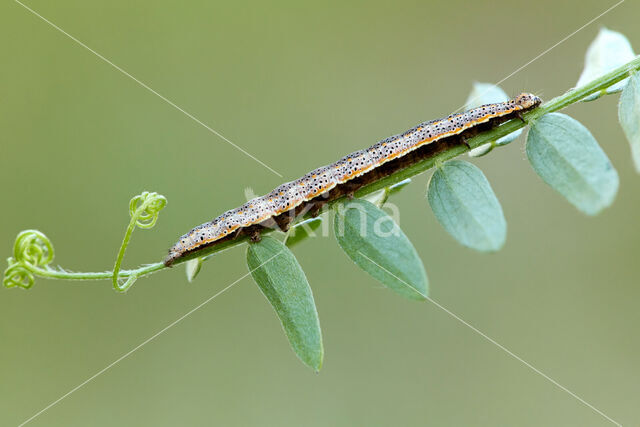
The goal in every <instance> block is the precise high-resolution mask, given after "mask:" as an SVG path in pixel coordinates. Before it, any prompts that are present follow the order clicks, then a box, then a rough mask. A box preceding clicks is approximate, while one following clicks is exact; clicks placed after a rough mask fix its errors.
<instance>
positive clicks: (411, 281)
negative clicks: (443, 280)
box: [334, 199, 428, 300]
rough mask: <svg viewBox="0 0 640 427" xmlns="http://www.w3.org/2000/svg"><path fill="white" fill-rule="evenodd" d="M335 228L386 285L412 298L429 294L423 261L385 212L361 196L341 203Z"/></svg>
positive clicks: (355, 259) (349, 252)
mask: <svg viewBox="0 0 640 427" xmlns="http://www.w3.org/2000/svg"><path fill="white" fill-rule="evenodd" d="M334 232H335V235H336V239H337V240H338V244H340V247H341V248H342V249H343V250H344V251H345V253H346V254H347V255H348V256H349V258H351V259H352V260H353V262H355V263H356V265H357V266H358V267H360V268H361V269H363V270H364V271H366V272H367V273H369V274H370V275H371V276H373V277H374V278H375V279H376V280H378V281H380V282H381V283H382V284H383V285H384V286H386V287H387V288H389V289H391V290H393V291H394V292H396V293H398V294H400V295H402V296H404V297H406V298H409V299H414V300H424V299H426V298H427V295H428V281H427V274H426V272H425V271H424V265H422V261H421V260H420V257H418V253H417V252H416V250H415V249H414V247H413V245H412V244H411V242H410V241H409V239H408V238H407V236H405V234H404V233H403V232H402V230H400V227H398V225H397V224H396V223H395V221H393V219H392V218H391V217H390V216H389V215H387V214H386V212H384V211H383V210H381V209H380V208H378V207H377V206H375V205H374V204H372V203H370V202H368V201H366V200H362V199H354V200H351V201H348V202H345V203H342V204H341V205H339V206H338V209H337V211H336V214H335V217H334Z"/></svg>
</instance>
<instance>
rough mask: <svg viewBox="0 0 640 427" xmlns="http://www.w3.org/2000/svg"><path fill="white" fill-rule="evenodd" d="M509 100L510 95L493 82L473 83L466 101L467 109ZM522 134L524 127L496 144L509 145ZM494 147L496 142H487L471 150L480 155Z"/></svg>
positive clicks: (477, 155)
mask: <svg viewBox="0 0 640 427" xmlns="http://www.w3.org/2000/svg"><path fill="white" fill-rule="evenodd" d="M508 100H509V95H507V93H506V92H505V91H504V90H502V88H500V86H496V85H494V84H491V83H479V82H475V83H474V84H473V89H472V90H471V93H470V94H469V97H468V98H467V102H466V103H465V109H467V110H470V109H472V108H476V107H479V106H481V105H483V104H493V103H496V102H504V101H508ZM520 134H522V129H518V130H517V131H515V132H511V133H510V134H509V135H505V136H503V137H502V138H500V139H498V140H497V141H495V145H498V146H500V145H507V144H508V143H510V142H511V141H513V140H514V139H516V138H517V137H519V136H520ZM493 147H494V144H491V143H487V144H484V145H481V146H480V147H477V148H475V149H473V150H471V151H469V155H470V156H471V157H480V156H484V155H485V154H487V153H488V152H489V151H491V150H492V149H493Z"/></svg>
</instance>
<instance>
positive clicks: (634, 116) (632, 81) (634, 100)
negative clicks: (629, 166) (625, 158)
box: [618, 73, 640, 173]
mask: <svg viewBox="0 0 640 427" xmlns="http://www.w3.org/2000/svg"><path fill="white" fill-rule="evenodd" d="M618 119H619V120H620V125H621V126H622V130H623V131H624V134H625V135H626V136H627V139H628V140H629V144H630V145H631V158H632V159H633V164H634V165H635V167H636V171H637V172H638V173H640V73H635V74H633V75H632V76H631V77H630V78H629V83H627V86H626V87H625V88H624V90H623V91H622V95H620V105H618Z"/></svg>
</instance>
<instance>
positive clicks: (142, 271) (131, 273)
mask: <svg viewBox="0 0 640 427" xmlns="http://www.w3.org/2000/svg"><path fill="white" fill-rule="evenodd" d="M637 70H640V57H638V58H636V59H634V60H632V61H630V62H628V63H627V64H625V65H623V66H621V67H618V68H616V69H615V70H613V71H611V72H609V73H607V74H605V75H604V76H602V77H600V78H598V79H595V80H593V81H592V82H591V83H588V84H586V85H584V86H581V87H579V88H574V89H572V90H570V91H568V92H566V93H564V94H563V95H560V96H558V97H556V98H553V99H552V100H550V101H548V102H545V103H544V104H542V105H541V106H540V107H538V108H536V109H535V110H532V111H529V112H527V113H525V114H524V115H523V118H524V120H525V122H526V123H525V122H523V121H521V120H520V119H513V120H510V121H508V122H505V123H504V124H502V125H501V126H498V127H497V128H495V129H492V130H489V131H487V132H484V133H482V134H480V135H477V136H475V137H474V138H471V139H469V140H468V141H467V142H468V143H469V146H470V147H471V149H473V148H476V147H479V146H480V145H483V144H486V143H489V142H491V141H495V140H497V139H499V138H501V137H503V136H505V135H508V134H510V133H511V132H514V131H516V130H518V129H520V128H522V127H524V126H526V125H527V124H528V123H529V122H531V121H534V120H536V119H538V118H540V117H542V116H543V115H545V114H547V113H551V112H554V111H558V110H561V109H564V108H566V107H568V106H569V105H572V104H575V103H576V102H579V101H580V100H582V99H584V98H585V97H587V96H589V95H591V94H594V93H597V92H600V91H602V90H603V89H606V88H608V87H609V86H612V85H614V84H615V83H617V82H619V81H621V80H624V79H625V78H627V77H628V76H629V75H630V74H631V73H633V72H634V71H637ZM467 151H469V148H467V147H466V146H464V145H459V146H455V147H451V148H449V149H447V150H444V151H441V152H439V153H437V154H435V155H434V156H433V157H430V158H428V159H424V160H422V161H421V162H419V163H416V164H414V165H412V166H409V167H408V168H406V169H403V170H401V171H398V172H396V173H394V174H392V175H389V176H387V177H385V178H383V179H381V180H379V181H376V182H373V183H371V184H368V185H366V186H364V187H362V188H360V189H359V190H358V191H356V193H355V196H356V197H363V196H366V195H368V194H371V193H373V192H376V191H379V190H383V189H385V188H388V187H389V186H391V185H393V184H396V183H398V182H401V181H404V180H406V179H407V178H411V177H413V176H416V175H419V174H421V173H423V172H425V171H427V170H429V169H431V168H432V167H434V166H435V165H437V164H441V163H444V162H445V161H447V160H450V159H452V158H454V157H457V156H459V155H461V154H464V153H465V152H467ZM340 201H341V199H338V200H333V201H332V202H330V203H329V204H328V205H329V208H331V207H332V206H334V205H335V204H336V203H338V202H340ZM307 218H308V216H304V217H301V218H298V219H297V220H296V223H295V224H293V225H292V227H296V226H297V225H298V224H299V223H300V222H301V221H303V220H304V219H307ZM133 223H135V221H133ZM132 231H133V230H132V227H131V224H130V225H129V228H128V229H127V234H126V235H125V242H123V246H122V247H121V249H120V254H119V256H118V262H117V263H116V269H115V271H116V274H114V272H108V271H107V272H100V273H80V272H65V271H57V270H53V269H48V268H39V267H33V266H29V267H28V269H29V270H30V271H31V272H32V273H33V274H35V275H37V276H40V277H45V278H49V279H65V280H103V279H112V278H126V279H130V280H131V281H133V280H135V279H136V278H138V277H141V276H146V275H148V274H151V273H154V272H156V271H159V270H162V269H164V268H166V267H165V266H164V264H163V263H162V262H158V263H155V264H150V265H146V266H143V267H140V268H138V269H133V270H122V271H118V270H119V266H120V265H119V264H120V261H121V255H123V254H124V248H126V244H125V243H126V242H128V239H129V238H130V237H131V232H132ZM272 231H273V230H272V229H265V230H264V231H263V234H266V233H270V232H272ZM247 240H248V237H245V236H243V237H240V238H238V239H235V240H232V241H228V242H222V243H220V244H218V245H214V246H212V247H209V248H204V249H202V250H201V251H198V252H195V253H193V254H190V255H189V256H187V257H184V258H180V259H178V260H176V262H175V263H174V265H176V264H180V263H183V262H185V261H187V260H189V259H192V258H197V257H205V256H207V257H206V258H209V257H210V256H211V255H213V254H215V253H218V252H221V251H223V250H226V249H229V248H231V247H234V246H238V245H240V244H242V243H244V242H245V241H247ZM126 285H127V284H126V283H125V285H123V286H126Z"/></svg>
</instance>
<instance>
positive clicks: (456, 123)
mask: <svg viewBox="0 0 640 427" xmlns="http://www.w3.org/2000/svg"><path fill="white" fill-rule="evenodd" d="M541 102H542V100H541V99H540V98H538V97H537V96H535V95H532V94H529V93H522V94H520V95H518V96H517V97H515V98H513V99H511V100H509V101H505V102H500V103H495V104H486V105H482V106H480V107H477V108H474V109H471V110H468V111H465V112H462V113H457V114H451V115H449V116H447V117H444V118H442V119H437V120H431V121H428V122H424V123H421V124H419V125H417V126H415V127H413V128H411V129H409V130H408V131H406V132H404V133H402V134H398V135H394V136H391V137H389V138H386V139H383V140H382V141H379V142H378V143H376V144H374V145H372V146H371V147H369V148H367V149H365V150H359V151H355V152H353V153H351V154H349V155H347V156H345V157H343V158H342V159H340V160H338V161H337V162H335V163H333V164H330V165H327V166H323V167H321V168H318V169H315V170H313V171H311V172H309V173H308V174H306V175H304V176H303V177H302V178H299V179H297V180H295V181H291V182H287V183H285V184H282V185H280V186H279V187H277V188H275V189H274V190H273V191H271V192H270V193H269V194H266V195H264V196H262V197H256V198H254V199H252V200H249V201H248V202H247V203H245V204H244V205H242V206H240V207H238V208H236V209H232V210H230V211H227V212H225V213H223V214H222V215H220V216H219V217H217V218H215V219H214V220H212V221H210V222H207V223H204V224H202V225H199V226H198V227H195V228H194V229H192V230H191V231H189V232H188V233H187V234H185V235H183V236H182V237H180V240H178V242H177V243H176V244H175V245H173V246H172V247H171V249H169V255H168V256H167V258H166V259H165V260H164V264H165V265H166V266H171V264H173V263H174V262H175V261H176V260H177V259H179V258H182V257H185V256H187V255H189V254H192V253H194V252H196V251H199V250H201V249H203V248H205V247H209V246H212V245H215V244H218V243H220V242H222V241H227V240H233V239H236V238H238V237H239V236H240V235H249V236H251V238H252V239H253V240H259V238H260V230H261V229H263V228H266V227H276V226H277V227H279V228H280V229H282V230H287V229H288V227H289V224H290V223H291V222H292V221H293V220H294V219H295V218H296V217H297V216H300V215H304V214H305V213H307V212H309V211H311V213H312V214H317V213H318V211H319V209H320V208H321V207H322V206H323V205H324V204H325V203H327V202H329V201H331V200H334V199H337V198H339V197H342V196H344V195H353V192H354V191H355V190H357V189H358V188H360V187H362V186H364V185H366V184H369V183H371V182H375V181H377V180H379V179H381V178H383V177H385V176H388V175H390V174H392V173H394V172H396V171H398V170H401V169H404V168H406V167H408V166H410V165H412V164H415V163H417V162H418V161H420V160H422V159H424V158H426V157H428V156H431V155H433V154H435V153H437V152H438V151H439V150H444V149H446V148H447V147H449V146H451V145H452V144H453V145H457V144H460V143H465V144H466V138H470V137H473V136H474V135H476V134H478V133H479V132H482V131H484V130H488V129H490V128H492V127H495V126H497V125H499V124H501V123H503V122H505V121H507V120H510V119H512V118H514V117H520V113H522V112H524V111H528V110H531V109H533V108H536V107H537V106H538V105H540V103H541ZM435 142H438V143H437V144H434V143H435Z"/></svg>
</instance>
